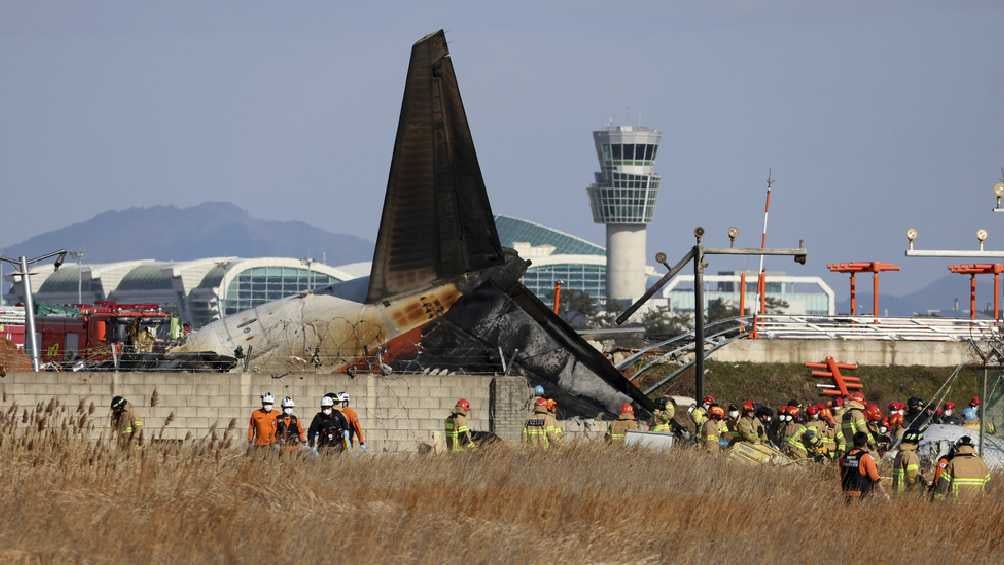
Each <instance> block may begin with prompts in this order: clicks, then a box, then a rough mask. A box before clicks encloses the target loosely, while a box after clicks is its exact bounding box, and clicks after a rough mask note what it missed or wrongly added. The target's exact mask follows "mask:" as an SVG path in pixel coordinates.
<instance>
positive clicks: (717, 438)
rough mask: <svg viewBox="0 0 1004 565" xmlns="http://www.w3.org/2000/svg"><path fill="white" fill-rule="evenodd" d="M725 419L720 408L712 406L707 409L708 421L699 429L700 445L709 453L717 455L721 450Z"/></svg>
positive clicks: (723, 412) (723, 411) (715, 405)
mask: <svg viewBox="0 0 1004 565" xmlns="http://www.w3.org/2000/svg"><path fill="white" fill-rule="evenodd" d="M724 419H725V410H722V407H721V406H718V405H717V404H713V405H712V406H711V407H710V408H708V419H707V421H705V422H704V425H703V426H702V427H701V445H702V446H703V447H704V449H706V450H707V451H709V452H711V453H718V452H719V450H720V449H721V435H722V424H723V423H724V422H723V420H724Z"/></svg>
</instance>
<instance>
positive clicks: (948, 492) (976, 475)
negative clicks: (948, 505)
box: [936, 436, 990, 499]
mask: <svg viewBox="0 0 1004 565" xmlns="http://www.w3.org/2000/svg"><path fill="white" fill-rule="evenodd" d="M989 490H990V470H989V469H988V468H987V464H986V463H984V462H983V459H982V458H980V456H979V455H976V452H975V450H974V449H973V440H972V438H970V437H969V436H962V437H961V438H959V441H957V442H956V443H955V456H954V457H952V460H951V461H949V462H948V465H946V466H945V468H944V469H943V470H942V471H941V477H940V478H939V479H938V488H937V490H936V495H937V496H938V497H939V498H944V497H946V496H948V497H951V498H953V499H958V498H963V499H965V498H977V497H980V496H983V495H984V494H985V493H986V492H987V491H989Z"/></svg>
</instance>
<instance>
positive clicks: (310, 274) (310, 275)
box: [300, 257, 314, 291]
mask: <svg viewBox="0 0 1004 565" xmlns="http://www.w3.org/2000/svg"><path fill="white" fill-rule="evenodd" d="M300 262H301V263H303V264H305V265H306V266H307V290H310V291H313V290H314V269H312V268H311V265H313V264H314V258H313V257H304V258H303V259H300Z"/></svg>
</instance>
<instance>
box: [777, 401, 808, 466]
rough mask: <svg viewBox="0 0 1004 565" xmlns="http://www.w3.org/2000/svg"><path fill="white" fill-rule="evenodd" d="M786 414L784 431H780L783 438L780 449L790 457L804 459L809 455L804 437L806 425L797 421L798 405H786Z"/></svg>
mask: <svg viewBox="0 0 1004 565" xmlns="http://www.w3.org/2000/svg"><path fill="white" fill-rule="evenodd" d="M787 415H788V417H787V418H785V426H784V431H783V432H782V437H783V438H784V447H783V448H782V449H783V451H784V452H785V454H786V455H787V456H788V457H791V458H792V459H805V458H807V457H808V456H809V451H808V449H806V446H805V438H804V436H805V432H806V427H805V426H804V425H803V424H800V423H799V422H798V420H799V419H800V418H799V415H798V406H788V408H787Z"/></svg>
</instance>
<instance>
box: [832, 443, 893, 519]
mask: <svg viewBox="0 0 1004 565" xmlns="http://www.w3.org/2000/svg"><path fill="white" fill-rule="evenodd" d="M852 437H853V442H854V447H853V448H851V450H850V451H848V452H847V453H845V454H844V456H843V457H841V458H840V488H841V489H842V490H843V491H844V496H845V497H847V502H852V501H854V500H861V499H863V498H866V497H868V496H871V494H872V492H873V491H874V490H875V488H876V487H878V489H879V490H882V483H881V480H882V477H881V476H880V475H879V472H878V465H876V464H875V458H874V457H872V456H871V453H869V452H868V432H865V431H857V432H854V436H852ZM883 494H885V491H883Z"/></svg>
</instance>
